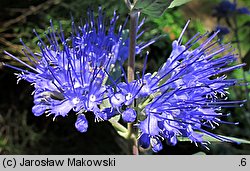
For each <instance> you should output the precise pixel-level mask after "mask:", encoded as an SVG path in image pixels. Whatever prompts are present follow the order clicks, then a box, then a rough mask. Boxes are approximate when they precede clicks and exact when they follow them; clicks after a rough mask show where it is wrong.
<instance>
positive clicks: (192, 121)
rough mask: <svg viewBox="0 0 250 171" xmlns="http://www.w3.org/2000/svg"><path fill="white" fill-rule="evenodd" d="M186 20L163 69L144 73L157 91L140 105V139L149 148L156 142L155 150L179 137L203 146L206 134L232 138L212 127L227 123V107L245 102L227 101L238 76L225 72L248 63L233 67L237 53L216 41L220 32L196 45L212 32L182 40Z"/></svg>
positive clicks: (153, 148) (171, 143)
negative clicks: (195, 45)
mask: <svg viewBox="0 0 250 171" xmlns="http://www.w3.org/2000/svg"><path fill="white" fill-rule="evenodd" d="M187 25H188V23H187ZM187 25H186V26H185V28H184V30H183V32H182V33H181V36H180V38H179V39H178V40H176V41H174V42H173V44H172V47H173V50H172V53H171V55H170V57H169V58H168V59H167V61H166V62H165V63H164V64H163V65H162V67H161V68H160V69H159V70H158V72H157V73H156V74H154V75H153V76H152V75H150V74H145V76H146V75H148V78H149V76H150V80H153V82H154V83H153V84H151V86H149V87H150V92H151V93H153V94H151V96H149V97H148V98H149V103H148V104H146V105H145V107H144V108H142V109H141V114H139V115H141V116H139V117H138V118H140V119H139V126H138V127H139V130H140V132H141V136H140V138H139V144H140V145H141V146H142V147H144V148H148V147H149V146H150V145H151V147H152V150H153V151H155V152H157V151H159V150H161V149H162V143H161V142H162V140H163V139H165V140H166V141H167V143H168V144H169V145H176V143H177V141H178V137H185V138H188V139H190V141H191V142H194V143H195V144H197V145H198V144H201V145H204V146H206V143H207V142H206V141H205V140H204V139H203V136H204V135H205V134H206V135H208V136H212V137H214V138H217V139H219V140H222V141H231V142H233V140H229V139H227V138H223V137H220V136H218V135H215V134H212V133H210V132H209V131H207V129H214V128H215V127H216V126H218V125H219V124H220V123H227V122H225V121H222V120H221V119H220V118H221V117H223V116H226V115H223V114H222V113H221V109H222V108H224V107H234V106H240V105H241V104H243V103H244V102H245V101H244V100H242V101H226V94H228V92H227V89H228V88H229V87H230V86H233V85H235V84H236V82H237V80H234V79H226V76H225V75H224V74H225V73H226V72H229V71H232V70H235V69H237V68H240V67H242V66H244V64H238V65H235V66H230V65H231V64H232V63H233V62H234V61H236V56H235V55H234V54H233V52H232V51H229V50H230V48H231V47H230V45H217V44H218V42H217V41H214V40H213V39H214V38H215V37H216V36H217V35H218V32H215V33H214V34H213V35H211V36H210V37H208V38H207V39H206V40H205V41H204V42H202V43H201V44H200V45H199V46H198V47H197V48H195V49H193V50H192V49H191V47H193V45H194V44H195V43H196V42H198V41H199V40H201V39H204V37H205V36H206V35H207V34H204V35H198V34H197V35H195V36H194V37H193V38H191V40H190V41H188V42H187V43H186V44H184V45H182V43H181V40H182V39H181V37H182V35H183V33H184V32H185V29H186V28H187ZM227 51H229V52H227ZM219 55H220V56H221V57H218V56H219ZM145 76H144V77H145ZM146 80H147V79H146ZM232 124H237V123H232Z"/></svg>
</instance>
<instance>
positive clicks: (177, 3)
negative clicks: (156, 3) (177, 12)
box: [168, 0, 192, 8]
mask: <svg viewBox="0 0 250 171" xmlns="http://www.w3.org/2000/svg"><path fill="white" fill-rule="evenodd" d="M190 1H192V0H174V1H173V2H172V3H171V4H170V6H169V7H168V8H173V7H178V6H181V5H183V4H185V3H188V2H190Z"/></svg>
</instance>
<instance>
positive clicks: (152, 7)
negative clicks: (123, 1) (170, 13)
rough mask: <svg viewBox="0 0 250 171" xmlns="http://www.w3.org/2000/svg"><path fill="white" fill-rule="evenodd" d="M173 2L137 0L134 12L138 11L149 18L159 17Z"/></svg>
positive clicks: (168, 0)
mask: <svg viewBox="0 0 250 171" xmlns="http://www.w3.org/2000/svg"><path fill="white" fill-rule="evenodd" d="M172 1H173V0H137V1H136V3H135V4H134V8H133V9H135V10H139V11H141V12H142V13H144V14H147V15H149V16H151V17H159V16H161V15H162V14H163V13H164V11H165V10H166V9H167V8H168V6H169V5H170V4H171V2H172Z"/></svg>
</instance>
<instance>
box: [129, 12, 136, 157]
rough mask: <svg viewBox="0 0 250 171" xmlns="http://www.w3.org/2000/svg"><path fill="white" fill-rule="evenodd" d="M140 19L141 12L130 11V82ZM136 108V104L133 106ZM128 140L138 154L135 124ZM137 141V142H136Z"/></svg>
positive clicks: (133, 67)
mask: <svg viewBox="0 0 250 171" xmlns="http://www.w3.org/2000/svg"><path fill="white" fill-rule="evenodd" d="M138 18H139V12H138V11H133V10H132V11H130V26H129V57H128V68H127V79H128V82H131V81H133V80H134V77H135V54H136V49H135V47H136V34H137V27H138ZM132 106H134V103H133V104H132ZM127 129H128V139H130V140H132V142H133V143H132V144H133V147H132V148H133V154H137V153H138V150H136V149H137V143H136V142H137V141H136V138H135V137H136V136H134V135H133V134H137V133H136V131H135V130H134V128H133V123H128V125H127ZM134 139H135V140H134Z"/></svg>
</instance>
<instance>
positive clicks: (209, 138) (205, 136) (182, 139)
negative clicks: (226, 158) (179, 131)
mask: <svg viewBox="0 0 250 171" xmlns="http://www.w3.org/2000/svg"><path fill="white" fill-rule="evenodd" d="M196 133H198V134H201V133H200V132H196ZM218 136H220V137H222V138H227V139H230V140H232V141H236V142H239V143H243V144H250V141H248V140H244V139H240V138H235V137H228V136H224V135H218ZM203 139H204V141H209V142H222V141H220V140H218V139H216V138H214V137H211V136H209V135H207V134H203ZM178 140H179V141H191V140H190V139H189V138H186V137H178Z"/></svg>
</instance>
